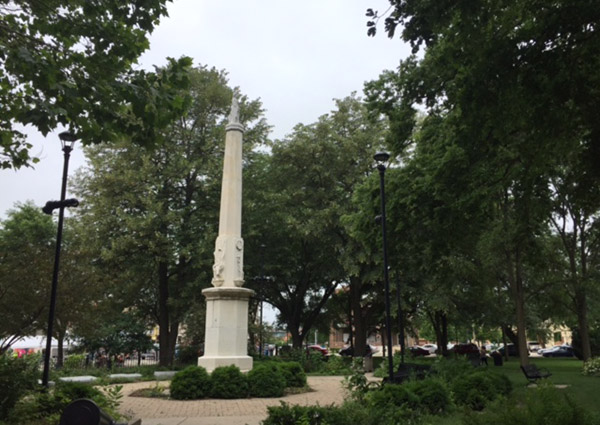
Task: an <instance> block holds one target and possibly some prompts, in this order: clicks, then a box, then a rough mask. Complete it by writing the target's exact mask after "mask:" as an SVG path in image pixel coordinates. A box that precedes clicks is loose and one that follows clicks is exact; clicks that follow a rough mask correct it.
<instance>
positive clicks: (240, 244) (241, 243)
mask: <svg viewBox="0 0 600 425" xmlns="http://www.w3.org/2000/svg"><path fill="white" fill-rule="evenodd" d="M235 247H236V248H237V250H238V251H241V250H242V249H244V240H243V239H238V240H237V241H236V243H235Z"/></svg>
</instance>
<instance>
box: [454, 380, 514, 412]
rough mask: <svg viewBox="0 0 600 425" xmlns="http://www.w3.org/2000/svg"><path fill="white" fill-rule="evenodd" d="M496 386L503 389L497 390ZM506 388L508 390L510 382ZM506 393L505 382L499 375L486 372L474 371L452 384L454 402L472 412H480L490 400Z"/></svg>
mask: <svg viewBox="0 0 600 425" xmlns="http://www.w3.org/2000/svg"><path fill="white" fill-rule="evenodd" d="M506 379H507V378H506ZM498 385H500V386H501V387H503V388H498V387H497V386H498ZM508 387H509V388H510V382H509V383H508ZM506 391H507V384H506V381H505V380H504V379H503V378H501V377H500V375H497V374H495V373H490V372H487V371H486V370H481V371H475V372H473V373H471V374H469V375H465V376H463V377H461V378H460V379H455V380H454V382H453V383H452V392H453V393H454V401H455V402H456V403H457V404H460V405H464V406H467V407H469V408H471V409H473V410H482V409H483V408H484V407H485V405H486V404H487V403H488V402H489V401H490V400H494V399H495V398H497V397H499V396H501V395H505V394H504V393H506ZM508 392H510V389H509V390H508Z"/></svg>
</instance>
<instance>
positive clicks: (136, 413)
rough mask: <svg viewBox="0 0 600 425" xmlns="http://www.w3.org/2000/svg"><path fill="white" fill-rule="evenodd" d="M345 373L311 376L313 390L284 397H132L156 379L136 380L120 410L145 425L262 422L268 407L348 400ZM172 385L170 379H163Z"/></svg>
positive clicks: (125, 389)
mask: <svg viewBox="0 0 600 425" xmlns="http://www.w3.org/2000/svg"><path fill="white" fill-rule="evenodd" d="M342 381H343V377H341V376H309V377H308V385H309V386H310V387H311V388H312V390H313V391H311V392H308V393H302V394H294V395H288V396H285V397H283V398H247V399H237V400H215V399H210V400H188V401H179V400H164V399H158V398H146V397H130V394H131V393H132V392H133V391H135V390H137V389H140V388H152V387H153V386H154V385H156V382H154V381H149V382H136V383H133V384H124V385H123V394H124V397H123V399H122V403H121V407H120V409H119V410H120V412H121V413H123V414H125V415H127V416H131V417H134V418H141V419H142V425H245V424H247V425H259V424H260V422H261V421H262V420H264V419H265V418H266V417H267V407H268V406H279V404H280V402H281V401H285V402H286V403H289V404H299V405H316V404H319V405H321V406H327V405H331V404H341V403H342V402H343V401H344V395H345V394H344V390H343V388H342ZM160 384H161V385H168V381H161V382H160Z"/></svg>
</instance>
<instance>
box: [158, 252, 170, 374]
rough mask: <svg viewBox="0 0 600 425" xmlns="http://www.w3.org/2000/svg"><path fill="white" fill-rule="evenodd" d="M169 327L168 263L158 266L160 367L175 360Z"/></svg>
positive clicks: (162, 262)
mask: <svg viewBox="0 0 600 425" xmlns="http://www.w3.org/2000/svg"><path fill="white" fill-rule="evenodd" d="M170 331H171V330H170V326H169V275H168V266H167V263H165V262H164V261H161V262H160V263H159V264H158V332H159V334H158V346H159V350H160V353H159V361H158V363H159V365H160V366H169V365H170V364H171V363H172V360H173V351H172V349H171V337H170Z"/></svg>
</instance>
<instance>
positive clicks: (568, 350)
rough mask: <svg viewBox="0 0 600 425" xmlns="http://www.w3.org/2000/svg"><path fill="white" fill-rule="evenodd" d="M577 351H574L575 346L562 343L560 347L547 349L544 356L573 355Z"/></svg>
mask: <svg viewBox="0 0 600 425" xmlns="http://www.w3.org/2000/svg"><path fill="white" fill-rule="evenodd" d="M574 355H575V352H574V351H573V347H567V346H564V345H561V346H559V347H554V349H552V350H549V351H546V352H545V353H544V354H542V356H544V357H573V356H574Z"/></svg>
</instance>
